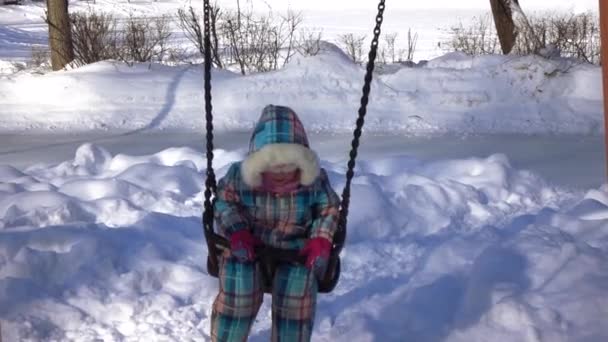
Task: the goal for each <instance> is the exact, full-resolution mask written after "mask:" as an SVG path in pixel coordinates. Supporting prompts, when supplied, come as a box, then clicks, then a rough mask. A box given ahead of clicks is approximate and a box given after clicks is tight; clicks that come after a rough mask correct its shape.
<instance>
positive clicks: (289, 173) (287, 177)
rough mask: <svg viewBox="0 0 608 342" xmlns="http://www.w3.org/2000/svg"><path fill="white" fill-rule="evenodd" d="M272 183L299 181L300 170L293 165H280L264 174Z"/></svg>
mask: <svg viewBox="0 0 608 342" xmlns="http://www.w3.org/2000/svg"><path fill="white" fill-rule="evenodd" d="M264 177H268V178H269V179H271V180H272V181H273V182H277V183H283V182H291V181H294V180H299V179H300V170H299V169H298V168H297V166H295V165H293V164H280V165H276V166H274V167H273V168H272V169H270V170H266V171H265V172H264Z"/></svg>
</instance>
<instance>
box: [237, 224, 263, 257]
mask: <svg viewBox="0 0 608 342" xmlns="http://www.w3.org/2000/svg"><path fill="white" fill-rule="evenodd" d="M260 243H261V242H260V240H259V239H256V238H255V237H254V236H253V235H252V234H251V232H250V231H249V230H240V231H238V232H236V233H234V234H232V235H230V252H231V253H232V255H233V256H234V257H235V258H237V259H238V260H239V261H240V262H249V261H253V260H254V259H255V246H257V245H259V244H260Z"/></svg>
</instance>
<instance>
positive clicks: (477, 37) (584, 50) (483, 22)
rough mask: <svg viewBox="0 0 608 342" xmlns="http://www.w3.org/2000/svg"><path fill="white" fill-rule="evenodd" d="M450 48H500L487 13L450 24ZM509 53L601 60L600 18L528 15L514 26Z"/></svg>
mask: <svg viewBox="0 0 608 342" xmlns="http://www.w3.org/2000/svg"><path fill="white" fill-rule="evenodd" d="M447 45H448V46H449V48H450V49H451V50H452V51H462V52H465V53H467V54H470V55H482V54H493V53H498V52H499V49H498V48H499V45H498V38H497V36H496V33H495V31H494V29H493V27H492V25H491V18H490V16H489V15H486V16H484V17H478V18H475V20H473V22H472V23H471V24H470V25H468V26H464V25H463V24H462V23H460V25H459V26H458V27H454V28H452V31H451V40H450V41H449V42H448V44H447ZM512 53H516V54H519V55H529V54H540V55H543V56H548V57H549V56H552V55H561V56H563V57H571V58H577V59H580V60H583V61H586V62H589V63H595V64H599V61H600V29H599V18H598V16H597V14H594V13H582V14H572V13H544V14H537V15H532V16H528V17H527V25H521V27H518V30H517V39H516V42H515V46H514V48H513V51H512Z"/></svg>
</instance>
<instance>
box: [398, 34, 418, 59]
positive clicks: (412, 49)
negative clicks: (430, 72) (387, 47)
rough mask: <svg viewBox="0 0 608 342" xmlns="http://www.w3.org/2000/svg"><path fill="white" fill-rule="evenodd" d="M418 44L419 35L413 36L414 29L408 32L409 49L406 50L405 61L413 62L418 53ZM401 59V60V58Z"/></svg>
mask: <svg viewBox="0 0 608 342" xmlns="http://www.w3.org/2000/svg"><path fill="white" fill-rule="evenodd" d="M417 44H418V33H414V34H413V35H412V29H408V30H407V49H406V50H405V61H406V62H412V61H413V60H414V53H416V45H417ZM399 59H401V58H399Z"/></svg>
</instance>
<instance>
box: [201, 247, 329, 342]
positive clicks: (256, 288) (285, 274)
mask: <svg viewBox="0 0 608 342" xmlns="http://www.w3.org/2000/svg"><path fill="white" fill-rule="evenodd" d="M219 281H220V291H219V294H218V295H217V297H216V298H215V302H214V303H213V311H212V315H211V338H212V340H213V341H216V342H219V341H222V342H224V341H226V342H228V341H229V342H235V341H238V342H241V341H247V336H248V335H249V330H250V329H251V325H252V324H253V321H254V320H255V317H256V315H257V313H258V310H259V309H260V305H261V304H262V299H263V296H264V292H263V291H264V290H263V287H262V274H261V270H260V268H259V265H258V264H257V263H242V262H239V261H237V260H236V259H234V258H232V257H222V258H221V265H220V273H219ZM316 299H317V280H316V277H315V276H314V274H313V273H312V272H310V271H309V270H308V269H307V268H306V267H304V266H295V265H287V264H282V265H279V266H278V267H277V269H276V273H275V277H274V279H273V290H272V341H282V342H292V341H294V342H298V341H310V336H311V333H312V327H313V323H314V316H315V306H316Z"/></svg>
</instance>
